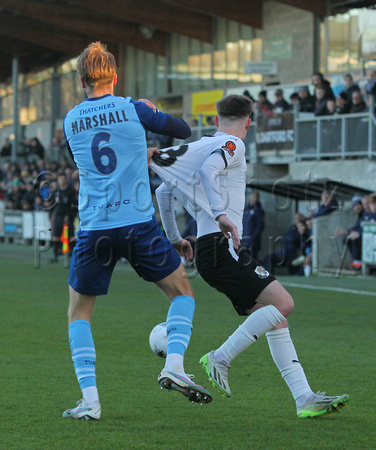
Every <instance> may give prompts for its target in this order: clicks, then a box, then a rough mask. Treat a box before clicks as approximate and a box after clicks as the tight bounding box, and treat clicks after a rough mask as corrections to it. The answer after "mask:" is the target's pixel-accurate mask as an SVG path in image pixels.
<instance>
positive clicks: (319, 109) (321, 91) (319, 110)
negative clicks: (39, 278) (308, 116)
mask: <svg viewBox="0 0 376 450" xmlns="http://www.w3.org/2000/svg"><path fill="white" fill-rule="evenodd" d="M315 95H316V107H315V116H326V115H328V114H329V111H328V108H327V106H326V103H327V101H328V100H330V99H331V97H329V94H328V91H326V90H325V87H324V86H323V85H321V84H320V85H318V86H316V91H315Z"/></svg>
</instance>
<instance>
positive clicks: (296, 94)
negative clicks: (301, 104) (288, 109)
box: [290, 92, 299, 100]
mask: <svg viewBox="0 0 376 450" xmlns="http://www.w3.org/2000/svg"><path fill="white" fill-rule="evenodd" d="M293 98H296V99H297V100H298V99H299V94H298V93H297V92H293V93H292V94H291V95H290V99H293Z"/></svg>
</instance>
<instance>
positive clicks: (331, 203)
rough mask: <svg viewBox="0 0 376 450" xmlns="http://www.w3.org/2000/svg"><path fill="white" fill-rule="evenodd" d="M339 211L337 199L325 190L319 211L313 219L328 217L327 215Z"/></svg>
mask: <svg viewBox="0 0 376 450" xmlns="http://www.w3.org/2000/svg"><path fill="white" fill-rule="evenodd" d="M337 209H338V202H337V200H336V198H335V197H334V195H333V194H332V193H331V192H330V191H328V190H326V189H325V190H324V191H323V192H322V194H321V203H320V205H319V207H318V208H317V211H316V212H315V213H314V215H313V217H314V218H316V217H321V216H326V215H327V214H331V213H332V212H334V211H336V210H337Z"/></svg>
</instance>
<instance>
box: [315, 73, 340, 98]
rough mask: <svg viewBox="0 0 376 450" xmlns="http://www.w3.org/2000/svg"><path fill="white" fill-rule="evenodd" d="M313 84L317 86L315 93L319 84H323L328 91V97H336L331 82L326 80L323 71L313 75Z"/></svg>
mask: <svg viewBox="0 0 376 450" xmlns="http://www.w3.org/2000/svg"><path fill="white" fill-rule="evenodd" d="M312 84H313V86H314V87H315V95H316V89H317V86H322V87H323V88H324V90H325V92H326V98H335V96H334V93H333V91H332V88H331V86H330V82H329V81H328V80H326V79H325V78H324V76H323V74H322V73H321V72H316V73H314V74H313V75H312Z"/></svg>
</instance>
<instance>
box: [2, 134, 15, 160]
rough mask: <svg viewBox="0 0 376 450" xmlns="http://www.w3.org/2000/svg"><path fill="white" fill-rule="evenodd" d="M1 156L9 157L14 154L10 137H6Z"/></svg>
mask: <svg viewBox="0 0 376 450" xmlns="http://www.w3.org/2000/svg"><path fill="white" fill-rule="evenodd" d="M0 156H1V157H2V158H9V157H10V156H12V143H11V142H10V140H9V139H8V138H7V139H5V142H4V145H3V146H2V148H1V152H0Z"/></svg>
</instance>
